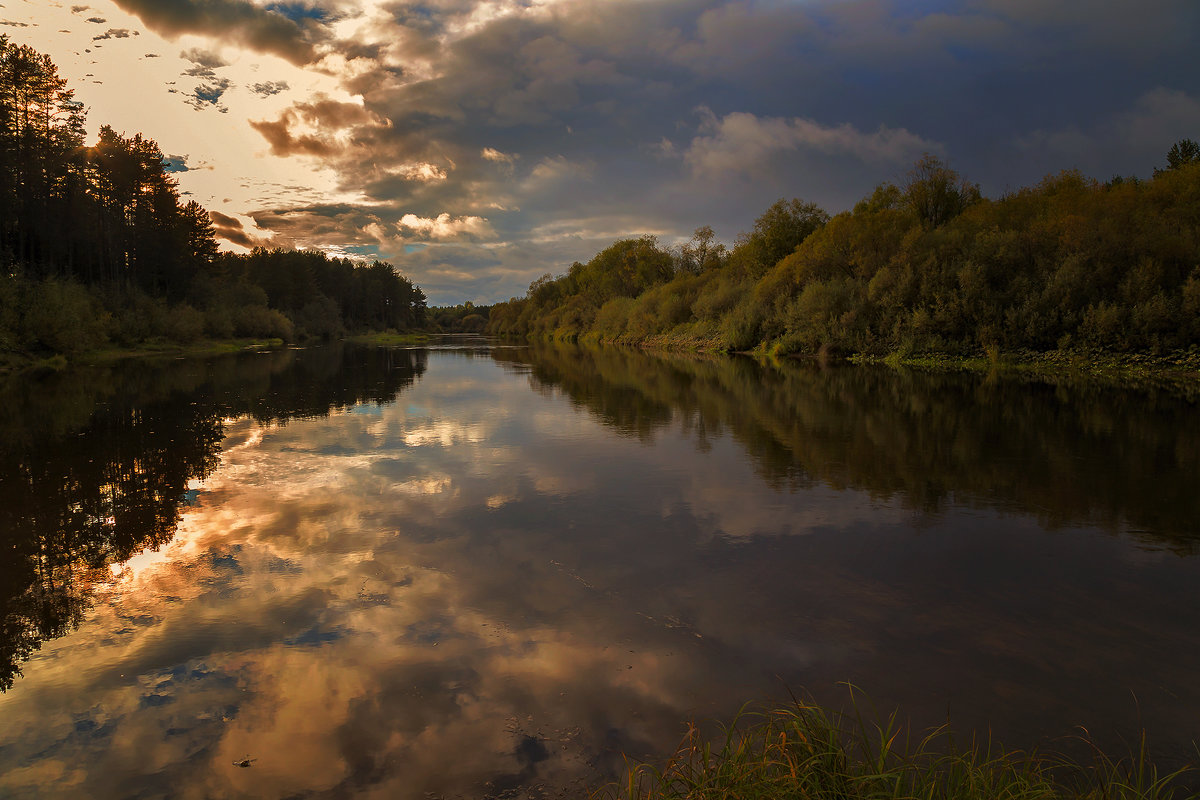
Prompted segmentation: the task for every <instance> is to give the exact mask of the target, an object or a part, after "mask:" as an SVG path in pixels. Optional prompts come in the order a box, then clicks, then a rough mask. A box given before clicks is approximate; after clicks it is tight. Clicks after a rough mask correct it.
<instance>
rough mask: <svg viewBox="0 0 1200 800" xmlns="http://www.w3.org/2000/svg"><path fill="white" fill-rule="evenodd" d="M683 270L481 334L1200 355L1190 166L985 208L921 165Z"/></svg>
mask: <svg viewBox="0 0 1200 800" xmlns="http://www.w3.org/2000/svg"><path fill="white" fill-rule="evenodd" d="M789 237H790V238H789ZM681 252H682V253H685V254H686V253H687V252H688V250H687V247H686V246H685V247H684V248H682V250H681ZM639 259H641V261H639ZM764 259H767V261H764ZM642 261H646V262H650V263H653V265H654V268H653V269H647V268H644V267H635V266H631V265H638V264H641V263H642ZM693 262H694V259H691V260H689V259H688V258H685V257H681V256H680V255H679V254H678V253H676V254H671V253H667V252H666V251H662V250H659V249H657V248H656V246H655V245H654V243H653V241H652V240H648V239H633V240H622V241H621V242H618V243H616V244H614V245H613V246H612V247H610V248H608V249H607V250H605V251H604V252H602V253H600V254H598V255H597V256H596V257H595V258H593V259H592V260H591V261H589V262H588V264H586V265H583V264H576V265H574V266H573V267H572V268H571V270H570V271H569V273H568V274H566V275H563V276H560V277H559V278H551V277H550V276H546V277H545V278H544V279H543V280H542V281H540V282H535V285H534V286H531V287H530V293H529V295H528V297H527V298H525V299H523V300H515V299H514V300H513V301H510V303H507V304H500V305H498V306H496V307H495V308H494V309H493V310H492V317H491V320H490V322H489V330H491V331H492V332H495V333H506V334H530V333H535V334H536V333H544V332H546V331H548V330H558V331H560V332H561V331H563V330H571V331H574V332H575V333H576V334H579V335H584V336H585V338H589V339H598V340H602V341H624V342H631V343H638V342H649V341H651V340H654V341H662V340H663V339H664V337H667V338H670V339H671V340H672V341H673V342H675V343H677V344H678V343H680V342H679V337H680V336H683V335H686V334H685V333H684V332H685V331H697V332H698V331H703V332H705V334H706V335H708V336H710V337H711V335H712V333H713V332H714V331H715V332H717V340H718V344H719V346H721V347H723V348H725V349H730V350H751V349H755V348H764V347H765V348H767V349H769V350H771V351H772V352H775V353H779V354H785V353H817V352H843V353H847V352H858V353H863V354H866V355H884V354H887V353H897V352H898V353H902V354H911V353H914V352H936V353H945V354H951V355H982V354H985V353H999V352H1002V351H1012V350H1018V349H1020V350H1035V351H1049V350H1054V349H1057V348H1074V349H1085V350H1111V351H1116V352H1148V353H1162V352H1167V351H1173V350H1186V349H1188V348H1189V347H1194V346H1200V163H1197V162H1192V161H1184V162H1181V163H1180V164H1179V165H1178V166H1176V167H1175V168H1172V169H1168V170H1164V171H1160V172H1157V173H1156V174H1155V176H1154V178H1153V179H1152V180H1148V181H1140V180H1136V179H1129V180H1120V179H1114V180H1113V181H1111V182H1109V183H1106V184H1101V183H1098V182H1096V181H1094V180H1091V179H1089V178H1086V177H1084V176H1083V175H1082V174H1080V173H1079V172H1076V171H1068V172H1063V173H1060V174H1058V175H1052V176H1048V177H1047V178H1045V179H1043V180H1042V181H1041V182H1040V183H1038V184H1037V185H1036V186H1032V187H1029V188H1026V189H1022V190H1020V191H1018V192H1015V193H1012V194H1010V195H1007V196H1005V197H1002V198H1000V199H997V200H987V199H984V198H981V197H980V196H979V194H978V190H977V189H976V188H975V187H973V186H971V185H970V184H967V183H966V182H965V181H962V180H961V179H960V178H958V176H957V175H955V174H954V173H953V172H952V171H950V170H948V169H947V168H946V167H945V166H944V165H942V164H940V163H939V162H937V161H936V160H930V159H925V160H923V161H922V162H921V163H920V164H918V165H917V167H916V168H915V169H914V170H913V172H912V173H910V175H909V180H908V182H907V183H906V185H905V186H904V187H903V188H900V187H897V186H894V185H892V184H883V185H881V186H880V187H878V188H877V189H876V190H875V191H874V192H873V193H872V194H871V195H870V196H869V197H867V198H865V199H864V200H863V201H861V202H860V203H858V204H857V205H856V206H855V207H854V208H853V209H852V210H851V211H847V212H844V213H841V214H838V215H837V216H835V217H833V218H832V219H830V218H828V217H827V216H826V215H825V214H824V212H821V211H820V209H817V208H816V207H815V206H811V205H810V204H805V203H801V202H800V201H798V200H794V201H791V202H790V203H788V202H784V201H780V202H778V203H776V204H774V205H773V206H772V207H771V208H770V209H768V210H767V212H766V213H764V215H763V216H762V217H760V219H759V220H758V221H757V222H756V224H755V228H754V230H753V231H751V232H750V233H748V234H745V235H743V236H742V237H740V238H739V241H738V245H737V246H736V247H735V248H734V249H733V250H732V251H730V252H729V253H728V255H727V256H725V255H722V257H721V258H717V259H709V260H708V261H706V265H707V266H706V267H705V268H703V269H701V270H699V272H698V274H697V269H696V266H695V264H694V263H693ZM768 262H769V263H768ZM672 264H673V267H674V268H673V273H674V274H672V269H671V268H670V267H671V265H672ZM635 276H636V277H635ZM614 298H621V299H619V300H615V299H614ZM629 298H633V299H632V302H631V301H630V300H629ZM572 304H575V305H576V306H577V308H576V311H574V312H573V313H564V311H563V309H564V308H565V307H569V306H571V305H572ZM581 309H591V310H594V311H595V312H598V313H594V314H590V315H589V314H588V313H582V312H581ZM551 323H552V324H551ZM668 334H670V336H669V337H668Z"/></svg>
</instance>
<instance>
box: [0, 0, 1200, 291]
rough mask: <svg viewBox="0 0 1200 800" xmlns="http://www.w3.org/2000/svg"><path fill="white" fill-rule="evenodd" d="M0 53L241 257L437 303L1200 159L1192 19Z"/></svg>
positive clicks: (716, 20) (502, 25) (383, 37)
mask: <svg viewBox="0 0 1200 800" xmlns="http://www.w3.org/2000/svg"><path fill="white" fill-rule="evenodd" d="M0 33H4V34H7V35H8V36H9V37H10V39H11V40H12V41H13V42H15V43H18V44H29V45H31V46H33V47H35V48H37V49H38V50H40V51H42V52H44V53H47V54H49V55H50V56H51V58H52V59H53V60H54V62H55V63H56V64H57V65H58V67H59V71H60V73H61V74H62V75H63V77H65V78H67V79H68V80H69V82H70V86H71V87H73V88H74V89H75V91H76V98H77V99H78V100H81V101H82V102H83V103H84V104H85V105H86V106H87V107H88V108H89V109H90V112H89V117H88V120H89V132H90V135H93V136H94V135H95V133H96V131H97V130H98V128H99V126H100V125H101V124H110V125H112V126H113V127H114V128H116V129H117V130H118V131H123V132H125V133H126V134H128V135H132V134H133V133H136V132H142V133H144V134H146V135H147V136H149V137H151V138H153V139H155V140H156V141H157V142H158V143H159V145H160V147H161V148H162V150H163V152H164V154H166V155H167V156H168V160H169V163H170V164H171V165H172V169H174V170H176V172H175V177H176V178H177V179H178V181H179V185H180V190H181V191H182V192H184V193H186V194H187V195H188V196H189V197H190V198H194V199H196V200H198V201H199V202H200V203H202V204H203V205H204V206H205V207H207V208H208V209H209V210H210V211H212V212H214V221H215V222H216V224H217V227H218V232H219V234H220V235H221V237H222V238H223V240H224V241H225V246H226V247H230V248H234V249H238V246H240V247H242V248H244V247H249V246H254V245H255V244H264V245H268V246H284V247H290V246H296V247H319V248H322V249H324V250H326V251H328V252H331V253H334V254H352V255H356V256H361V257H366V258H376V257H378V258H383V259H386V260H388V261H390V262H392V263H393V264H395V265H396V266H397V267H398V268H399V269H400V271H401V272H403V273H404V274H405V275H407V276H409V277H410V278H412V279H413V280H414V281H415V282H416V283H418V284H419V285H420V286H421V287H422V288H423V289H424V290H425V292H426V293H427V294H428V295H429V300H430V303H431V304H448V303H457V302H461V301H463V300H472V301H475V302H477V303H478V302H492V301H496V300H503V299H507V298H508V297H510V296H513V295H520V294H523V293H524V290H525V288H526V286H527V285H528V284H529V282H530V281H531V280H533V279H534V278H536V277H537V276H539V275H541V274H542V273H545V272H550V273H555V274H557V273H561V272H563V271H565V269H566V268H567V267H568V266H569V265H570V263H571V262H572V261H575V260H587V259H588V258H589V257H591V255H593V254H594V253H595V252H596V251H597V250H599V249H601V248H603V247H604V246H606V245H607V244H609V243H610V242H611V241H612V240H614V239H616V238H621V237H625V236H630V235H637V234H643V233H648V234H654V235H656V236H658V237H659V238H660V240H661V241H662V242H663V243H665V244H672V243H675V242H677V241H680V240H682V239H686V238H687V237H688V236H689V235H690V234H691V232H692V231H693V230H694V229H695V228H696V227H698V226H700V225H705V224H707V225H711V226H712V227H713V228H714V229H715V230H716V232H717V234H718V236H719V237H721V238H722V239H723V240H724V241H725V242H727V243H732V242H733V240H734V238H735V237H736V236H737V234H738V233H739V232H740V231H743V230H746V229H747V228H748V227H750V225H751V224H752V223H753V220H754V218H755V217H757V216H758V214H760V213H761V212H762V211H763V210H764V209H765V208H766V207H767V206H768V205H769V204H770V203H771V202H773V201H774V200H776V199H778V198H780V197H801V198H803V199H805V200H811V201H814V202H816V203H818V204H820V205H822V206H823V207H824V208H826V209H827V210H829V211H830V212H837V211H840V210H844V209H846V208H848V207H850V206H851V205H853V203H854V202H855V201H856V200H858V199H860V198H861V197H862V196H863V195H865V194H867V193H869V192H870V190H871V189H872V188H873V187H874V186H875V185H876V184H878V183H880V182H883V181H889V180H890V181H901V180H903V177H904V174H905V172H906V171H907V169H908V167H909V166H910V165H911V164H912V162H913V161H914V160H915V159H916V158H918V157H920V155H921V154H922V153H925V152H929V153H933V154H936V155H938V156H940V157H942V158H944V159H946V160H948V161H949V162H950V163H951V165H952V166H954V167H955V168H957V169H958V170H959V171H960V172H962V173H964V174H965V175H966V176H967V177H968V178H969V179H971V180H974V181H977V182H979V183H980V184H981V185H982V188H983V191H984V193H985V194H987V195H989V196H996V195H998V194H1001V193H1003V192H1005V191H1008V190H1012V189H1017V188H1020V187H1021V186H1024V185H1027V184H1030V183H1033V182H1036V181H1037V180H1039V179H1040V178H1041V177H1042V176H1044V175H1045V174H1047V173H1050V172H1057V171H1059V170H1061V169H1066V168H1078V169H1081V170H1082V171H1083V172H1084V173H1086V174H1088V175H1090V176H1092V177H1096V178H1100V179H1107V178H1109V177H1111V176H1112V175H1114V174H1122V175H1138V176H1142V177H1148V176H1149V175H1150V174H1151V172H1152V170H1153V168H1154V167H1155V166H1161V165H1162V164H1163V163H1164V161H1165V153H1166V151H1167V149H1168V148H1169V147H1170V145H1171V144H1172V143H1173V142H1175V141H1177V140H1179V139H1181V138H1184V137H1190V138H1192V139H1200V55H1198V52H1200V50H1198V48H1197V40H1198V35H1200V4H1197V3H1196V2H1195V0H1088V2H1083V1H1082V0H1079V1H1078V2H1046V1H1045V0H957V2H954V1H951V0H942V1H941V2H935V1H932V0H927V1H922V2H901V1H900V0H842V1H839V0H810V1H807V2H786V1H785V0H775V1H774V2H771V1H759V0H639V1H637V2H634V1H631V0H614V1H613V2H572V0H425V2H405V0H299V1H298V2H264V1H252V0H78V1H77V3H76V4H74V5H73V4H71V3H70V2H61V3H60V2H57V0H0Z"/></svg>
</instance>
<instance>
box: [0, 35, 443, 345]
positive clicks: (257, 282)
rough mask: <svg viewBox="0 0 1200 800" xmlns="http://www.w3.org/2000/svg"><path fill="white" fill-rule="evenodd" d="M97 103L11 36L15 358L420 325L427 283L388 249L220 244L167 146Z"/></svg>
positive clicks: (0, 79) (0, 144)
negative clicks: (89, 128)
mask: <svg viewBox="0 0 1200 800" xmlns="http://www.w3.org/2000/svg"><path fill="white" fill-rule="evenodd" d="M85 120H86V113H85V110H84V108H83V106H82V104H80V103H79V102H78V101H76V100H75V99H74V93H73V91H72V90H71V89H69V88H67V82H66V80H65V79H63V78H61V77H60V76H59V75H58V70H57V67H55V65H54V63H53V62H52V61H51V59H50V58H49V56H46V55H44V54H41V53H38V52H37V51H36V50H34V49H33V48H31V47H28V46H25V45H16V44H13V43H12V42H10V41H9V39H8V37H7V36H2V35H0V360H4V359H6V358H9V359H11V358H18V357H21V356H25V355H30V354H49V353H64V354H68V355H69V354H74V353H78V352H82V351H84V350H89V349H93V348H95V347H98V346H100V345H103V344H105V343H107V342H113V343H115V344H118V345H134V344H138V343H141V342H145V341H147V340H152V339H156V338H165V339H169V340H174V341H181V342H189V341H192V340H195V339H198V338H201V337H205V336H208V337H217V338H228V337H232V336H239V337H241V336H244V337H278V338H282V339H285V340H292V339H304V338H330V337H335V336H339V335H342V334H343V333H346V332H354V331H362V330H383V329H396V330H407V329H410V328H413V327H415V326H419V325H421V324H423V322H424V314H425V295H424V293H423V292H421V290H420V288H419V287H417V286H416V285H414V284H413V283H412V281H410V280H408V279H407V278H405V277H404V276H402V275H400V274H399V273H398V272H396V270H395V269H394V268H393V267H392V266H391V265H390V264H387V263H385V262H379V261H377V262H375V263H372V264H370V265H361V264H358V263H355V262H352V261H350V260H347V259H342V258H332V257H329V256H328V255H326V254H324V253H321V252H317V251H289V250H283V249H272V250H267V249H258V250H255V251H254V252H252V253H250V254H248V255H244V256H242V255H234V254H229V253H219V252H218V248H217V243H216V238H215V234H214V230H213V226H212V222H211V220H210V218H209V213H208V212H207V211H206V210H205V209H204V208H203V207H202V206H201V205H200V204H199V203H197V202H195V201H194V200H192V201H188V202H183V201H182V199H181V198H180V195H179V192H178V187H177V183H176V181H175V180H174V179H173V178H172V177H171V175H170V173H169V172H168V171H167V169H166V166H165V164H164V160H163V153H162V151H161V150H160V149H159V147H158V144H157V143H155V142H154V141H153V140H151V139H149V138H146V137H144V136H143V135H142V134H140V133H139V134H135V135H134V136H133V137H126V136H124V135H122V134H120V133H117V132H116V131H114V130H113V129H112V128H111V127H109V126H107V125H105V126H102V127H101V128H100V133H99V136H98V138H97V140H96V142H95V144H92V145H87V144H86V143H85V138H86V132H85V130H84V124H85Z"/></svg>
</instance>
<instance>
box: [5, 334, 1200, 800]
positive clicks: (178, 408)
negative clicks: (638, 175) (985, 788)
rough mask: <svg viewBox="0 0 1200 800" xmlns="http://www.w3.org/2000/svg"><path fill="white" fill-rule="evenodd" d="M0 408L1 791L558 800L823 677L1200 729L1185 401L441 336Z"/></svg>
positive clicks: (18, 396)
mask: <svg viewBox="0 0 1200 800" xmlns="http://www.w3.org/2000/svg"><path fill="white" fill-rule="evenodd" d="M0 391H2V392H3V399H4V401H5V404H6V407H7V408H9V409H11V410H12V413H11V414H10V415H9V417H8V420H7V421H5V422H3V423H0V454H2V455H0V542H2V543H3V546H4V552H5V558H4V560H3V562H2V563H0V614H2V615H3V617H2V620H3V621H2V624H3V628H2V630H0V634H2V635H0V688H4V689H6V692H5V693H4V694H3V695H0V719H3V720H4V725H2V726H0V794H4V795H6V796H10V795H11V796H17V797H20V796H30V797H33V796H37V797H55V796H62V797H77V796H81V795H86V796H90V797H97V798H106V797H113V798H118V797H197V798H199V797H238V796H242V797H283V796H298V797H310V796H311V797H400V798H407V797H413V798H424V797H502V796H510V797H518V796H529V797H543V796H551V797H555V796H581V795H584V794H586V789H587V788H590V787H594V786H597V785H600V784H602V783H603V782H604V781H606V780H613V779H615V778H617V777H618V776H619V775H620V773H621V770H622V769H623V765H624V755H625V754H629V755H631V756H634V757H652V756H654V755H656V754H662V753H664V752H666V751H668V750H670V749H671V747H672V746H673V745H674V744H675V743H676V742H677V741H678V739H679V737H680V735H681V734H682V732H683V725H684V722H685V721H686V720H687V719H689V718H692V717H695V718H701V719H705V718H714V717H717V718H729V717H730V716H732V715H733V714H734V713H736V711H737V710H738V709H739V708H740V707H741V705H742V704H743V703H744V702H746V701H748V700H756V701H771V700H783V699H786V697H787V696H788V692H789V691H794V692H797V693H799V692H808V693H811V694H812V695H813V696H814V697H816V698H817V699H818V700H821V701H825V702H830V703H833V704H840V703H842V702H844V700H845V689H844V687H843V686H842V685H841V682H847V681H848V682H852V683H854V684H855V685H857V686H860V687H862V688H863V689H864V690H866V691H867V692H868V693H869V694H870V696H871V698H872V700H873V701H874V703H875V704H876V705H877V706H879V707H880V708H881V709H882V710H885V711H887V710H891V709H892V708H899V709H900V711H901V715H902V717H903V718H904V719H907V720H909V721H911V722H912V724H913V725H915V726H917V727H918V728H921V727H924V726H931V725H936V724H938V723H940V722H943V721H945V720H946V718H947V715H948V716H949V718H950V720H951V722H952V723H953V724H954V725H955V726H956V727H957V728H959V729H961V730H963V731H973V730H978V731H985V732H986V731H991V732H993V733H994V734H995V735H996V736H997V737H998V738H1000V739H1001V740H1002V741H1004V742H1008V743H1011V744H1012V746H1019V747H1031V746H1056V745H1058V744H1061V743H1063V742H1064V741H1065V740H1064V739H1063V738H1062V737H1065V736H1070V735H1072V734H1073V733H1076V732H1078V726H1084V727H1086V728H1087V730H1088V731H1089V732H1090V733H1091V734H1092V735H1094V736H1095V737H1096V738H1097V739H1098V740H1100V741H1101V742H1104V743H1108V744H1112V745H1119V743H1120V742H1121V741H1122V739H1126V740H1132V739H1133V738H1134V737H1136V736H1137V734H1138V733H1139V732H1140V730H1142V728H1145V729H1146V730H1147V731H1148V733H1149V735H1150V738H1151V743H1152V745H1153V746H1154V747H1155V749H1156V751H1157V752H1159V753H1161V754H1162V755H1163V757H1164V759H1166V760H1167V761H1178V760H1180V759H1185V758H1187V757H1188V756H1189V754H1190V755H1192V756H1194V754H1195V751H1194V750H1193V749H1192V744H1191V743H1192V741H1193V740H1195V739H1198V738H1200V730H1198V728H1200V722H1198V720H1200V713H1198V712H1200V687H1198V685H1197V682H1196V680H1195V676H1196V675H1197V674H1200V604H1198V603H1197V599H1198V593H1197V589H1196V587H1197V586H1198V585H1200V561H1198V560H1197V558H1196V552H1197V544H1198V543H1200V530H1198V529H1197V523H1196V520H1197V519H1200V492H1197V488H1198V487H1197V480H1196V476H1197V474H1200V472H1198V468H1200V413H1198V410H1197V408H1196V407H1195V405H1194V404H1192V403H1190V402H1188V401H1187V400H1185V399H1180V398H1178V397H1175V396H1172V395H1169V394H1159V393H1154V392H1149V391H1131V390H1116V389H1105V388H1101V387H1096V386H1094V385H1089V384H1072V383H1070V382H1064V383H1061V384H1059V385H1048V384H1044V383H1037V382H1030V381H1013V380H1000V379H996V378H986V377H982V376H963V375H928V374H914V373H903V372H895V371H892V370H887V369H868V368H859V367H840V368H834V369H825V370H822V369H818V368H815V367H808V366H804V365H788V366H784V367H780V368H775V367H766V366H763V365H760V364H758V363H756V362H753V361H750V360H745V359H704V358H688V357H655V356H648V355H644V354H639V353H633V352H628V351H623V350H617V349H609V350H600V351H590V350H580V349H576V348H570V347H538V348H515V347H499V346H491V345H489V344H486V343H474V344H469V346H468V343H467V342H460V344H458V345H453V346H450V345H448V346H445V347H438V348H428V349H413V350H382V349H377V350H369V349H354V348H340V347H337V348H323V349H313V350H304V351H282V352H271V353H262V354H249V355H245V356H240V357H227V358H221V359H214V360H208V361H179V362H173V363H169V364H165V365H152V364H148V363H131V364H128V365H125V366H122V367H120V368H110V369H94V370H84V371H81V372H76V373H70V374H65V375H52V376H42V377H38V378H25V379H22V380H20V381H9V382H8V383H7V384H5V385H4V386H3V388H2V389H0ZM1067 747H1068V748H1069V745H1067ZM244 759H253V760H252V761H251V763H250V765H249V766H248V767H238V766H235V762H238V761H242V760H244Z"/></svg>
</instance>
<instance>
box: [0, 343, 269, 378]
mask: <svg viewBox="0 0 1200 800" xmlns="http://www.w3.org/2000/svg"><path fill="white" fill-rule="evenodd" d="M283 346H284V341H283V339H264V338H247V339H202V340H199V341H195V342H188V343H186V344H185V343H182V342H169V341H165V340H158V341H151V342H142V343H140V344H137V345H132V346H129V347H117V346H114V345H105V346H104V347H100V348H96V349H94V350H85V351H83V352H82V353H79V354H76V355H72V356H70V357H68V356H66V355H63V354H62V353H57V354H55V355H49V356H36V355H29V354H24V353H4V354H2V355H0V375H4V374H12V373H17V372H23V371H25V370H42V369H49V370H60V369H65V368H66V367H68V366H70V365H72V364H90V365H96V364H111V363H112V362H114V361H122V360H124V359H128V358H194V357H203V356H213V355H221V354H223V353H237V352H241V351H243V350H262V349H268V348H278V347H283Z"/></svg>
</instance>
